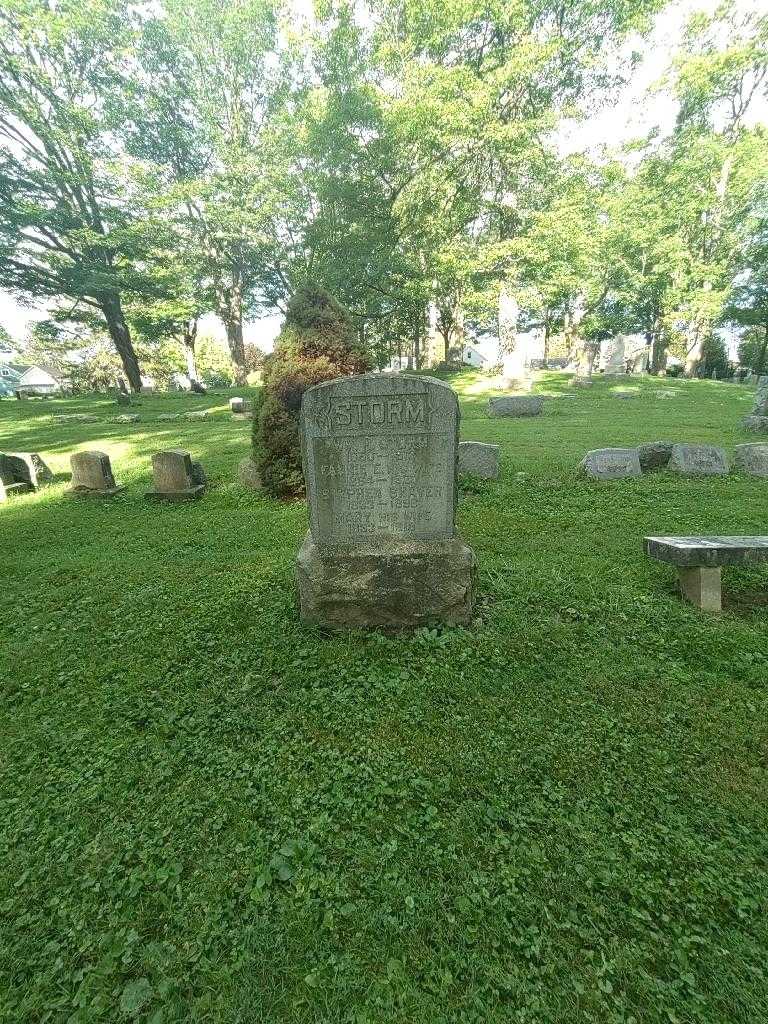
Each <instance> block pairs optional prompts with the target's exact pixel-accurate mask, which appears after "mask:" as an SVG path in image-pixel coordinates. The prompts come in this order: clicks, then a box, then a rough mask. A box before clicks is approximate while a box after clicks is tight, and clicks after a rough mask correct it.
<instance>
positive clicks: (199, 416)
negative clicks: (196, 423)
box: [184, 409, 208, 420]
mask: <svg viewBox="0 0 768 1024" xmlns="http://www.w3.org/2000/svg"><path fill="white" fill-rule="evenodd" d="M184 419H185V420H207V419H208V410H207V409H200V410H198V411H197V412H185V413H184Z"/></svg>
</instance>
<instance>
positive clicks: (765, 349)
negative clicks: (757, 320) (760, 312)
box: [755, 323, 768, 377]
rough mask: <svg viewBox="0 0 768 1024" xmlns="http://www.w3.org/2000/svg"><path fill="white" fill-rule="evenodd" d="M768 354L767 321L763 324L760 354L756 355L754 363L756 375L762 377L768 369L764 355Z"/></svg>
mask: <svg viewBox="0 0 768 1024" xmlns="http://www.w3.org/2000/svg"><path fill="white" fill-rule="evenodd" d="M767 356H768V323H766V324H765V336H764V337H763V344H762V345H761V346H760V354H759V355H758V357H757V362H756V363H755V373H756V374H757V376H758V377H762V376H763V374H764V373H765V372H766V369H768V365H766V357H767Z"/></svg>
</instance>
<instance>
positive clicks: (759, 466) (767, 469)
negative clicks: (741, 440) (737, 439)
mask: <svg viewBox="0 0 768 1024" xmlns="http://www.w3.org/2000/svg"><path fill="white" fill-rule="evenodd" d="M734 454H735V456H736V465H737V466H738V467H739V469H741V470H743V471H744V472H745V473H749V474H750V476H768V444H737V445H736V447H735V448H734Z"/></svg>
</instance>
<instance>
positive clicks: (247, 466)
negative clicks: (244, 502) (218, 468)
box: [237, 456, 261, 491]
mask: <svg viewBox="0 0 768 1024" xmlns="http://www.w3.org/2000/svg"><path fill="white" fill-rule="evenodd" d="M237 479H238V480H239V481H240V483H241V484H242V485H243V487H249V488H250V489H251V490H252V491H259V490H261V480H260V478H259V471H258V469H257V468H256V463H255V462H254V460H253V459H252V458H250V456H249V457H247V458H245V459H241V461H240V462H238V464H237Z"/></svg>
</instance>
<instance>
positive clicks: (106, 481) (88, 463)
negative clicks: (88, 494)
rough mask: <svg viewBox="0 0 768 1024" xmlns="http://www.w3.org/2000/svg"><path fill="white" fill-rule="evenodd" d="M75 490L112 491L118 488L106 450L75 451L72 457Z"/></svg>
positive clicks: (73, 486)
mask: <svg viewBox="0 0 768 1024" xmlns="http://www.w3.org/2000/svg"><path fill="white" fill-rule="evenodd" d="M69 462H70V465H71V467H72V490H73V491H96V492H105V493H107V492H110V491H114V490H116V489H117V485H116V484H115V478H114V476H113V475H112V465H111V463H110V461H109V456H108V455H107V454H106V453H105V452H96V451H91V452H75V454H74V455H72V456H71V457H70V460H69Z"/></svg>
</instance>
